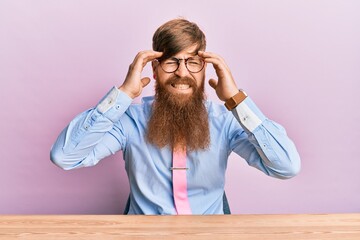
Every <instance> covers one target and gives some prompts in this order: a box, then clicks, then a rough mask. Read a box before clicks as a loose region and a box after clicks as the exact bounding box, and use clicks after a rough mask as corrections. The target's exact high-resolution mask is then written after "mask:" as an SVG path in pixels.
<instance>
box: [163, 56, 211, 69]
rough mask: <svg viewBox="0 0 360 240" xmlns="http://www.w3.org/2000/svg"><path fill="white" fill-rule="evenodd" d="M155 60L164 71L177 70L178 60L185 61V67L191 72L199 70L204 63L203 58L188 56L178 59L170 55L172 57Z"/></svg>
mask: <svg viewBox="0 0 360 240" xmlns="http://www.w3.org/2000/svg"><path fill="white" fill-rule="evenodd" d="M156 60H157V61H158V62H159V63H160V67H161V68H162V70H164V72H166V73H173V72H176V70H178V68H179V66H180V61H182V60H184V61H185V66H186V69H187V70H188V71H189V72H191V73H198V72H200V71H201V70H202V69H203V68H204V65H205V62H204V60H203V59H202V58H200V57H189V58H186V59H179V58H175V57H172V58H169V59H165V60H162V61H160V60H158V59H156Z"/></svg>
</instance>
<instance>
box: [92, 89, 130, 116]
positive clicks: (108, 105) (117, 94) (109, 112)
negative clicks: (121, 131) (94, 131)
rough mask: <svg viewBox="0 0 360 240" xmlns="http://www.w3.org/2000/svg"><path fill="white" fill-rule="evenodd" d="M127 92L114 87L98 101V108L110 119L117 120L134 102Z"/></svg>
mask: <svg viewBox="0 0 360 240" xmlns="http://www.w3.org/2000/svg"><path fill="white" fill-rule="evenodd" d="M132 100H133V99H132V98H130V97H129V96H128V95H127V94H126V93H124V92H122V91H120V90H119V89H118V88H117V87H113V88H112V89H111V90H110V91H109V92H108V93H107V94H106V95H105V96H104V97H103V98H102V99H101V100H100V102H99V103H98V105H97V106H96V110H97V111H98V112H99V113H100V114H103V115H104V116H105V117H107V118H108V119H110V120H111V121H112V122H116V121H117V120H118V119H119V118H120V117H121V115H122V114H123V113H124V112H125V111H126V110H127V109H128V108H129V106H130V104H131V103H132Z"/></svg>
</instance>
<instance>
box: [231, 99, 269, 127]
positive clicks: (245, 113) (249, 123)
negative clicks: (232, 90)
mask: <svg viewBox="0 0 360 240" xmlns="http://www.w3.org/2000/svg"><path fill="white" fill-rule="evenodd" d="M231 112H232V113H233V114H234V116H235V118H236V119H237V120H238V122H239V123H240V124H241V126H242V127H244V128H245V129H246V130H248V131H250V132H253V131H254V130H255V129H256V128H257V127H258V126H259V125H260V124H261V123H262V122H263V121H264V120H265V119H266V117H265V115H264V114H263V113H262V112H261V111H260V109H259V108H258V107H257V106H256V105H255V103H254V102H253V100H252V99H251V98H250V97H249V96H248V97H247V98H246V99H245V100H244V101H242V102H241V103H240V104H239V105H237V106H236V108H234V109H233V110H231Z"/></svg>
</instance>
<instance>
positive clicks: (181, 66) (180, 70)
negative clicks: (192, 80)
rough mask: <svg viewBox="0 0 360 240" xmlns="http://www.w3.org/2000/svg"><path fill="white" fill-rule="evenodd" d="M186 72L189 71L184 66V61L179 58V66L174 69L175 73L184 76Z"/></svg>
mask: <svg viewBox="0 0 360 240" xmlns="http://www.w3.org/2000/svg"><path fill="white" fill-rule="evenodd" d="M188 73H189V71H188V70H187V68H186V65H185V61H184V60H183V59H181V61H180V63H179V67H178V69H177V70H176V71H175V74H176V75H177V76H179V77H185V76H186V75H188Z"/></svg>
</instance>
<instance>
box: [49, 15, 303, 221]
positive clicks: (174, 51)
mask: <svg viewBox="0 0 360 240" xmlns="http://www.w3.org/2000/svg"><path fill="white" fill-rule="evenodd" d="M205 47H206V40H205V35H204V33H203V32H202V31H201V30H200V29H199V28H198V26H197V25H196V24H195V23H192V22H189V21H187V20H184V19H175V20H171V21H169V22H167V23H165V24H164V25H162V26H161V27H159V28H158V29H157V31H156V32H155V34H154V36H153V50H152V51H150V50H149V51H143V52H140V53H138V54H137V56H136V57H135V59H134V61H133V63H132V64H131V65H130V68H129V71H128V74H127V76H126V78H125V81H124V82H123V84H122V85H121V86H120V87H119V88H116V87H114V88H112V89H111V90H110V92H109V93H108V94H107V95H106V96H105V97H104V98H103V99H102V100H101V101H100V102H99V104H98V105H97V106H96V107H94V108H93V109H91V110H89V111H86V112H83V113H81V114H80V115H78V116H77V117H75V119H74V120H73V121H71V122H70V124H69V125H68V126H67V127H66V128H65V129H64V130H63V131H62V133H61V134H60V136H59V137H58V139H57V140H56V142H55V144H54V145H53V147H52V149H51V160H52V161H53V162H54V163H55V164H56V165H58V166H59V167H61V168H63V169H66V170H68V169H74V168H79V167H88V166H93V165H95V164H97V163H98V162H99V161H100V160H101V159H103V158H105V157H106V156H108V155H110V154H114V153H115V152H117V151H119V150H122V152H123V158H124V160H125V168H126V171H127V174H128V178H129V183H130V205H129V212H128V213H129V214H222V213H224V212H223V195H224V180H225V179H224V178H225V171H226V166H227V160H228V156H229V155H230V153H231V152H232V151H234V152H235V153H237V154H238V155H240V156H241V157H243V158H244V159H245V160H246V161H247V162H248V164H249V165H250V166H253V167H255V168H257V169H259V170H261V171H263V172H264V173H265V174H267V175H269V176H272V177H277V178H282V179H287V178H290V177H293V176H295V175H296V174H297V173H298V171H299V170H300V158H299V155H298V153H297V151H296V148H295V146H294V144H293V142H292V141H291V140H290V139H289V138H288V137H287V135H286V132H285V130H284V129H283V128H282V127H281V126H280V125H279V124H277V123H275V122H273V121H271V120H269V119H268V118H266V117H265V116H264V115H263V113H262V112H261V111H260V110H259V109H258V108H257V107H256V105H255V104H254V102H253V101H252V100H251V99H250V97H248V96H247V95H246V93H245V92H244V91H242V90H239V89H238V87H237V86H236V83H235V81H234V79H233V77H232V75H231V72H230V70H229V68H228V66H227V65H226V64H225V62H224V60H223V59H222V58H221V57H220V56H218V55H217V54H214V53H209V52H205ZM150 62H151V64H152V69H153V74H154V76H153V78H154V79H155V81H156V85H155V96H154V97H145V98H143V102H142V104H131V102H132V100H133V98H135V97H137V96H140V95H141V92H142V90H143V88H144V87H146V86H147V85H148V84H149V82H150V78H147V77H145V78H142V79H141V73H142V70H143V68H144V66H145V65H146V64H148V63H150ZM207 64H211V65H212V66H213V67H214V68H215V70H216V74H217V77H218V80H214V79H211V80H210V81H209V84H210V85H211V87H213V88H214V89H215V91H216V94H217V96H218V97H219V99H220V100H222V101H224V102H225V106H226V107H224V106H222V105H218V104H215V103H212V102H211V101H206V100H205V93H204V81H205V69H206V67H207Z"/></svg>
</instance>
